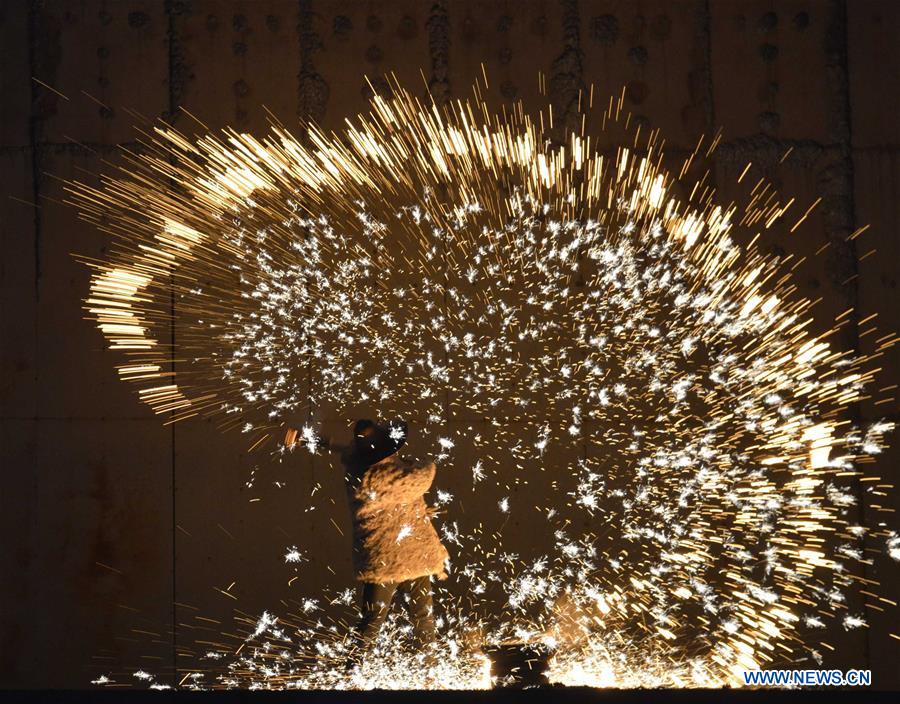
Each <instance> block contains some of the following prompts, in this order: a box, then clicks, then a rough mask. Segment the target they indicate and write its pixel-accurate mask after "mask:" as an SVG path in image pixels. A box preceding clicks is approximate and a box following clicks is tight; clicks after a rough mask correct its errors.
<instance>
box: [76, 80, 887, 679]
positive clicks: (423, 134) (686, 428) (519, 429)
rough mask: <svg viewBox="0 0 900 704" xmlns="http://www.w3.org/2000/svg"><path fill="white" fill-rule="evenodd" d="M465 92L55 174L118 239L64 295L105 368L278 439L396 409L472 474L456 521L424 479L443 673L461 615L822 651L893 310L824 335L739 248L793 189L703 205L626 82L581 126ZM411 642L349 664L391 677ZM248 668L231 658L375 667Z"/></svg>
mask: <svg viewBox="0 0 900 704" xmlns="http://www.w3.org/2000/svg"><path fill="white" fill-rule="evenodd" d="M482 90H483V89H482V88H480V87H479V88H476V91H475V96H474V99H473V100H472V101H470V102H462V101H457V102H453V103H451V104H450V105H449V106H448V107H446V108H439V107H437V106H435V105H434V104H433V103H432V102H431V101H430V100H427V101H425V102H422V101H420V100H419V99H417V98H415V97H414V96H412V95H411V94H409V93H408V92H406V91H404V90H403V89H402V88H401V87H400V86H398V85H393V86H392V90H391V95H390V96H375V97H374V99H373V101H372V105H371V112H370V113H369V114H368V115H365V116H360V117H358V118H357V119H355V120H354V121H352V122H351V121H348V124H347V127H346V129H344V130H343V131H341V132H340V133H337V134H326V133H324V132H323V131H321V130H320V129H318V128H317V127H316V126H314V125H304V126H303V129H302V131H301V134H300V136H295V135H293V134H292V133H291V132H290V131H289V130H287V129H286V128H284V127H283V126H280V125H274V126H273V127H272V130H271V132H270V133H269V134H268V135H267V136H265V137H255V136H252V135H248V134H239V133H237V132H234V131H232V130H227V131H225V132H224V133H222V134H221V135H219V136H215V135H208V136H206V137H203V138H201V139H197V140H192V139H189V138H188V137H186V136H184V135H182V134H180V133H178V132H176V131H174V130H173V129H170V128H160V129H157V130H155V132H154V134H153V135H152V136H149V137H148V139H147V140H145V141H144V142H142V146H141V149H140V150H135V151H134V152H132V153H129V154H127V162H128V163H127V167H126V168H125V169H124V171H123V173H121V174H119V175H117V176H116V177H115V178H110V179H106V180H104V181H103V182H102V184H101V185H100V186H99V187H97V188H92V187H88V186H86V185H84V184H80V183H72V184H70V185H69V192H70V195H71V200H72V201H73V202H74V203H75V204H76V205H77V207H78V208H79V209H80V212H81V214H82V215H83V217H85V218H87V219H88V220H90V221H91V222H94V223H96V225H97V227H99V228H102V229H103V230H105V231H106V232H108V233H109V234H110V235H111V237H112V239H113V242H114V248H113V251H112V252H111V254H110V255H109V257H108V260H106V261H103V262H88V263H89V265H90V266H91V267H92V268H93V277H92V280H91V292H90V295H89V297H88V298H87V299H86V304H85V307H86V310H87V312H88V313H89V315H90V316H91V318H92V319H93V320H95V321H96V324H97V326H98V327H99V329H100V330H101V332H102V333H103V335H104V336H105V338H106V339H107V341H108V343H109V347H110V348H111V349H112V350H114V351H116V352H117V353H119V354H120V355H121V359H122V362H121V364H120V365H119V366H118V373H119V375H120V376H121V377H122V379H123V380H125V381H127V382H129V383H132V384H134V385H135V386H136V388H137V392H138V395H139V397H140V399H141V401H143V402H144V403H147V404H149V405H150V406H151V407H152V408H153V409H154V410H155V411H156V412H157V413H159V414H161V415H162V416H163V417H164V418H166V420H167V422H168V421H182V420H188V419H190V418H192V417H196V416H213V417H216V418H218V419H219V421H220V426H221V428H222V429H223V430H228V429H231V428H235V429H239V430H240V431H242V432H245V433H247V434H248V444H249V445H250V446H252V447H253V448H259V449H262V448H268V449H269V450H270V451H271V452H272V453H274V454H275V455H276V456H277V455H282V454H283V453H284V450H283V449H281V448H280V447H279V446H278V443H277V439H278V438H279V437H280V436H281V435H282V434H283V432H284V427H285V425H286V424H297V423H299V424H301V425H304V426H305V427H304V431H303V432H304V437H305V439H306V440H307V443H308V445H309V448H310V449H311V450H313V451H314V450H315V444H316V443H315V441H316V437H317V434H318V433H319V432H320V429H319V425H320V423H321V422H322V421H323V420H324V419H334V418H338V419H346V420H348V421H349V420H350V419H352V418H353V417H357V416H360V415H380V416H382V417H384V418H394V417H402V418H404V419H406V420H408V421H409V422H410V423H411V425H412V426H413V427H414V428H415V429H416V431H415V432H416V433H417V435H418V436H419V437H420V438H421V439H422V440H421V441H422V444H423V445H426V446H429V447H430V448H431V449H432V450H433V453H434V454H435V455H436V456H437V459H438V461H439V463H440V464H441V466H442V476H448V477H451V478H452V480H451V483H453V485H454V487H459V489H458V491H459V490H462V491H464V490H465V488H466V487H467V486H469V485H472V486H477V487H479V488H478V492H479V494H480V496H481V497H482V498H483V497H484V496H489V497H493V498H491V502H496V503H495V504H492V505H494V506H495V508H493V509H492V510H491V511H490V512H488V513H490V515H486V514H485V513H484V512H482V513H481V514H479V515H478V516H477V517H472V516H471V515H469V516H468V517H467V516H466V515H464V514H463V513H462V512H459V511H457V510H456V508H457V505H458V502H457V500H456V499H455V497H454V496H453V495H452V494H451V493H450V492H449V491H444V490H442V491H440V492H439V494H438V503H441V504H444V505H445V506H444V524H443V527H442V530H443V533H444V537H445V539H446V540H447V541H448V542H451V543H453V544H454V553H455V557H454V565H453V567H454V569H453V576H452V578H451V580H450V583H449V585H448V586H446V587H443V588H442V592H443V598H442V601H443V603H444V607H445V609H446V610H447V613H448V614H452V616H448V623H453V624H455V625H454V627H453V628H452V629H449V630H448V631H447V634H446V635H445V636H444V643H443V644H444V646H445V647H447V648H449V649H450V652H452V653H454V654H455V657H457V658H458V661H459V662H461V663H464V664H465V666H464V667H462V666H461V668H459V669H458V671H456V670H454V672H456V675H458V676H459V680H458V681H455V680H454V679H453V677H454V676H456V675H454V674H453V672H451V673H450V674H447V673H446V672H444V674H442V675H441V677H442V678H443V680H442V683H443V685H442V686H454V683H455V684H457V685H460V686H462V684H465V686H472V682H473V681H475V680H473V679H472V678H473V677H475V678H476V679H477V676H478V675H477V673H478V672H480V671H481V666H480V661H479V660H477V659H475V660H473V659H472V657H470V656H471V654H472V653H473V652H474V650H473V649H475V650H477V647H481V646H480V645H479V646H477V647H476V646H473V645H471V638H469V636H466V635H464V632H467V630H468V631H477V632H478V633H479V636H478V642H479V643H481V644H483V643H484V642H485V641H488V642H504V641H508V640H509V639H514V640H518V641H527V642H537V641H540V642H541V643H543V644H544V645H546V646H548V647H551V648H552V649H553V658H552V660H551V677H552V678H555V679H556V681H560V682H563V683H570V684H594V685H604V686H610V685H620V686H633V685H659V684H663V685H707V686H709V685H715V684H723V683H734V682H735V681H736V679H735V678H736V677H737V672H738V671H739V670H742V669H753V668H756V667H761V666H766V665H770V664H772V663H779V662H786V661H788V660H790V659H791V658H796V657H798V656H801V655H804V654H809V653H811V654H812V657H818V653H817V652H816V650H815V648H813V647H808V646H806V644H805V642H804V638H805V636H804V633H806V632H807V631H809V630H810V629H813V630H814V629H816V628H820V627H824V626H825V623H824V622H823V619H825V618H826V617H827V616H829V615H832V616H834V615H836V616H838V620H839V621H841V622H842V623H843V625H844V627H847V628H853V627H859V626H860V625H863V624H864V619H863V618H862V616H861V615H860V614H855V613H851V612H850V611H849V610H848V609H847V596H846V595H847V594H848V593H849V592H850V591H852V590H853V589H855V586H854V585H855V584H856V583H857V582H856V580H855V578H854V573H853V570H854V569H856V567H855V566H854V564H855V563H858V562H859V561H861V560H862V559H863V556H862V550H861V541H862V539H863V538H864V536H865V535H866V534H867V533H870V534H872V535H877V536H881V537H884V538H887V539H888V540H893V541H894V543H896V535H895V534H893V533H891V532H890V531H889V530H888V529H887V528H886V527H885V526H884V525H883V524H882V525H879V526H877V527H865V526H861V525H858V524H857V523H856V521H855V519H854V516H856V515H857V509H856V507H855V503H856V501H857V496H856V492H855V490H854V485H853V481H854V480H855V479H856V478H858V477H859V476H860V475H861V472H860V470H859V469H858V467H857V463H858V461H859V460H861V459H864V458H866V457H868V456H869V455H872V454H875V453H877V452H878V451H879V450H880V449H881V446H882V443H883V435H884V434H885V433H886V432H887V431H889V430H890V429H891V427H892V426H891V424H889V423H878V424H875V425H873V426H871V427H868V428H862V427H857V426H856V425H855V424H854V423H852V422H851V420H852V418H851V416H850V414H849V412H848V408H849V407H850V406H851V405H852V404H854V403H856V402H857V401H858V400H859V399H860V398H861V395H862V394H863V393H865V392H864V387H866V385H867V384H868V383H869V382H871V380H872V378H873V374H874V364H873V360H874V359H875V356H877V355H878V354H880V353H881V352H883V350H884V349H886V348H887V347H889V346H890V345H892V344H893V343H894V342H895V337H894V336H893V335H887V336H885V337H883V338H881V340H880V346H879V347H878V350H877V351H876V353H875V355H874V356H869V357H863V356H861V355H859V354H856V353H854V352H853V351H852V350H840V349H835V348H834V347H833V346H832V344H831V342H830V339H829V336H830V333H831V332H833V330H832V331H828V332H825V333H822V334H820V335H816V334H814V332H813V329H814V325H813V323H812V317H811V305H812V304H811V302H810V301H808V300H806V299H803V298H802V297H799V296H798V295H797V294H796V289H795V287H794V286H793V284H792V281H791V271H790V270H789V269H788V268H787V267H786V266H785V263H784V262H783V261H781V260H779V259H778V258H776V257H772V256H768V255H765V254H763V253H762V252H760V251H759V250H758V249H757V247H756V242H757V240H758V237H759V235H760V234H761V233H764V232H765V231H766V230H769V229H773V228H787V227H792V226H795V223H796V224H799V223H800V222H802V220H803V218H804V217H805V216H800V217H798V216H796V215H793V214H792V211H791V210H790V205H791V203H788V204H784V203H781V202H780V201H778V200H777V199H776V198H774V197H769V198H767V199H763V198H761V197H754V198H751V199H749V201H748V202H747V203H744V204H742V205H732V206H729V207H723V206H721V205H719V204H717V202H716V193H715V190H714V189H713V188H711V187H710V185H709V182H708V181H709V179H708V176H709V172H708V170H707V167H706V160H707V159H708V158H709V156H710V154H711V153H712V150H713V149H714V147H715V142H714V143H713V144H712V145H711V146H710V147H705V146H704V144H703V140H701V142H700V144H698V145H697V148H696V149H695V150H694V152H693V153H691V154H690V155H688V157H687V158H686V159H684V160H683V162H682V163H680V164H677V163H676V164H673V163H672V162H671V161H669V160H667V159H666V157H665V153H664V150H663V143H662V139H661V137H660V135H659V133H658V132H655V131H649V132H648V131H646V130H642V129H640V128H639V127H637V126H634V125H632V124H631V121H630V118H629V116H628V115H627V114H626V113H625V112H624V111H623V106H622V102H621V100H620V101H615V100H610V102H609V103H608V105H606V106H604V107H603V108H599V109H596V110H595V109H593V107H592V106H590V105H589V104H588V103H589V102H590V101H588V100H584V103H586V105H585V106H584V107H585V113H584V118H585V119H584V120H582V122H581V125H582V127H581V129H580V130H578V131H574V132H572V131H566V130H564V129H562V128H561V127H560V126H559V125H554V124H553V116H552V111H547V112H542V113H539V114H538V115H537V116H536V117H535V118H532V117H530V116H529V115H528V114H526V112H525V110H524V109H523V107H522V105H521V104H519V105H516V106H515V107H514V109H511V110H504V111H502V112H501V113H500V114H495V113H492V112H491V111H490V110H489V109H488V107H487V105H486V103H485V101H484V100H483V99H482ZM758 188H759V185H758ZM757 195H758V194H757ZM848 320H849V318H846V317H845V318H843V319H842V320H838V321H836V322H835V326H836V328H837V327H840V326H841V325H844V324H847V323H848ZM831 337H832V339H833V336H831ZM429 444H430V445H429ZM525 485H528V486H530V487H531V489H532V493H531V494H528V493H527V492H524V491H523V492H522V493H521V494H519V495H521V496H523V497H525V496H529V495H530V496H533V495H539V496H540V497H541V501H540V503H538V504H537V505H535V504H534V502H532V503H531V505H528V506H523V505H519V503H517V494H516V492H517V488H519V487H522V486H525ZM519 515H522V516H523V518H522V519H520V521H519V523H518V525H520V526H521V525H523V523H524V524H528V525H536V526H537V527H536V528H532V530H533V532H534V535H535V537H534V539H533V540H532V541H531V543H530V544H531V546H532V547H531V553H529V554H526V553H523V552H522V551H521V550H520V549H519V548H520V547H521V544H522V541H521V536H520V539H519V540H518V542H516V540H514V539H512V538H511V537H510V534H509V527H508V526H507V524H508V522H509V520H510V518H511V517H513V516H519ZM515 524H516V523H515V521H514V523H513V525H515ZM520 530H521V528H520ZM513 543H515V544H516V545H517V546H518V547H517V548H516V549H512V548H511V547H510V546H511V545H512V544H513ZM270 620H271V619H270ZM272 623H274V621H273V622H272ZM269 625H271V623H269ZM469 627H471V628H469ZM266 628H267V626H266V624H264V625H263V628H262V632H263V633H265V631H266ZM254 635H255V636H259V635H260V634H259V633H256V634H254ZM307 635H308V636H309V638H311V639H312V640H314V637H313V636H312V635H310V634H309V633H307ZM279 637H280V635H279ZM328 638H331V639H332V640H333V636H328ZM383 646H384V647H386V648H387V647H389V644H388V643H387V642H386V643H384V644H383ZM390 647H394V645H390ZM329 648H334V650H333V653H334V657H335V658H336V660H335V661H337V660H339V658H340V657H341V651H340V647H337V646H332V645H329ZM255 652H259V653H260V657H261V658H263V659H265V658H266V657H268V656H267V655H266V654H265V653H266V652H268V651H266V650H265V649H260V650H259V651H255ZM322 652H324V651H321V650H320V651H319V655H320V656H321V655H322ZM328 652H332V650H328ZM466 653H468V655H466ZM279 657H280V656H279ZM323 657H324V656H323ZM400 661H402V658H400V659H399V660H398V659H397V658H396V657H393V656H392V657H391V658H386V659H385V662H390V663H394V665H385V666H384V667H394V668H395V669H394V670H391V672H390V673H388V674H385V672H384V671H381V672H378V673H373V674H372V677H371V678H370V679H369V680H368V682H369V684H370V685H372V683H378V684H379V686H402V683H403V682H404V681H405V680H404V679H403V676H402V673H403V667H404V666H403V665H398V664H396V663H398V662H400ZM280 662H281V661H280ZM326 662H327V659H326ZM245 664H246V663H245ZM267 667H271V665H269V666H267ZM451 669H452V668H451ZM463 670H464V671H465V676H463V675H460V674H459V673H460V672H462V671H463ZM263 671H265V668H254V667H250V668H249V670H246V671H245V674H246V676H247V677H250V678H251V679H252V678H254V677H255V678H262V680H263V681H266V682H268V683H269V684H272V683H277V685H278V686H285V684H286V683H288V685H290V683H293V685H294V686H304V685H310V686H313V685H315V686H322V684H323V682H324V683H326V684H327V686H342V685H341V682H343V683H344V685H345V686H366V683H365V682H361V681H359V680H358V679H357V680H352V681H350V680H342V679H341V675H340V673H339V672H338V671H337V670H336V669H331V670H327V672H328V673H330V674H328V676H327V677H326V675H325V674H323V671H322V670H321V669H320V670H317V671H316V672H315V673H313V674H309V673H307V674H306V675H302V676H301V675H300V674H296V673H295V672H294V670H290V673H291V674H290V676H289V677H288V676H287V675H286V674H285V672H284V671H283V670H277V668H276V671H271V670H269V672H270V673H271V672H275V675H272V677H271V678H269V679H267V677H268V675H263V674H260V673H261V672H263ZM247 673H250V674H247ZM335 673H337V674H335ZM473 673H475V674H474V675H473ZM304 678H306V679H304ZM227 681H228V682H229V683H231V684H235V683H236V682H239V681H240V682H244V683H246V682H245V680H240V679H234V677H233V676H232V677H231V679H228V680H227ZM385 683H388V684H387V685H386V684H385ZM398 683H400V684H398ZM372 686H374V685H372Z"/></svg>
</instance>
